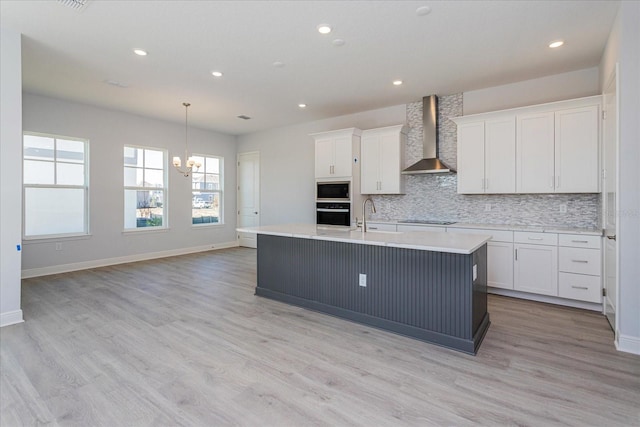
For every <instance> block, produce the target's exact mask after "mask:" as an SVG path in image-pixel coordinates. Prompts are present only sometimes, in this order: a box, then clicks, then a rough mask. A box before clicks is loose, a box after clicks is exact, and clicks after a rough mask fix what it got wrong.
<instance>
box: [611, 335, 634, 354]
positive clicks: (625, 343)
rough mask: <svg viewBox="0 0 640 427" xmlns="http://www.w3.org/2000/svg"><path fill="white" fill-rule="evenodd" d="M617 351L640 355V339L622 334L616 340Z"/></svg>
mask: <svg viewBox="0 0 640 427" xmlns="http://www.w3.org/2000/svg"><path fill="white" fill-rule="evenodd" d="M616 349H617V350H618V351H624V352H625V353H633V354H638V355H640V338H638V337H632V336H629V335H622V334H620V335H619V336H618V339H617V340H616Z"/></svg>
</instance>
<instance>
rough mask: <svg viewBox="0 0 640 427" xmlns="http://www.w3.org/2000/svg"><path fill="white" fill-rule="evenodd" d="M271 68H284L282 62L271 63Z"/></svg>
mask: <svg viewBox="0 0 640 427" xmlns="http://www.w3.org/2000/svg"><path fill="white" fill-rule="evenodd" d="M273 66H274V67H276V68H282V67H284V62H280V61H276V62H274V63H273Z"/></svg>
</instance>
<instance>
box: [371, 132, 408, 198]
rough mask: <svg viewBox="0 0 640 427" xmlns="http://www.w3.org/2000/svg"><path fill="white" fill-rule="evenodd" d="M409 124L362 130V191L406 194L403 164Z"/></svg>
mask: <svg viewBox="0 0 640 427" xmlns="http://www.w3.org/2000/svg"><path fill="white" fill-rule="evenodd" d="M406 137H407V133H406V127H405V126H404V125H397V126H388V127H384V128H378V129H368V130H365V131H362V139H361V149H360V152H361V165H360V172H361V175H360V177H361V183H360V185H361V187H360V188H361V193H362V194H403V193H404V186H403V179H402V174H401V172H402V167H403V162H404V147H405V145H406Z"/></svg>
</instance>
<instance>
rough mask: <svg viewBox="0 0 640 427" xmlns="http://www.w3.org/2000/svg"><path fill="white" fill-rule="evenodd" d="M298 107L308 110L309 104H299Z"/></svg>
mask: <svg viewBox="0 0 640 427" xmlns="http://www.w3.org/2000/svg"><path fill="white" fill-rule="evenodd" d="M298 107H300V108H307V104H298Z"/></svg>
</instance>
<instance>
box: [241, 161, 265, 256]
mask: <svg viewBox="0 0 640 427" xmlns="http://www.w3.org/2000/svg"><path fill="white" fill-rule="evenodd" d="M237 199H238V227H257V226H258V225H260V153H259V152H258V151H252V152H249V153H240V154H238V198H237ZM256 237H257V235H256V234H253V233H238V242H239V244H240V246H245V247H248V248H256V247H258V241H257V238H256Z"/></svg>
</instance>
